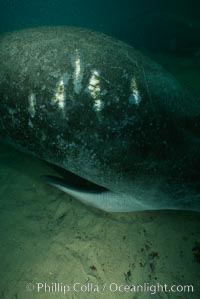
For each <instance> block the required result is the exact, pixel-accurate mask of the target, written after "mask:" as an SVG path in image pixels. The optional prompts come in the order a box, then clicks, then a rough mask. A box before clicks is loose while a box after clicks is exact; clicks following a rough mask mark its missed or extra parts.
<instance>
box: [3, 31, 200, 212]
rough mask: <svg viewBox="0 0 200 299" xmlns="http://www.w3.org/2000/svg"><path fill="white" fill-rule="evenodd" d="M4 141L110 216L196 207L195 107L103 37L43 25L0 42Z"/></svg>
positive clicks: (172, 84)
mask: <svg viewBox="0 0 200 299" xmlns="http://www.w3.org/2000/svg"><path fill="white" fill-rule="evenodd" d="M0 65H1V67H0V133H1V139H2V140H3V141H4V142H9V143H10V144H12V145H13V146H15V147H17V148H18V149H19V150H22V151H25V152H27V153H30V154H32V155H35V156H37V157H39V158H41V159H43V160H45V161H48V162H50V163H52V164H54V165H56V166H59V167H61V168H62V169H65V170H67V171H70V172H71V173H72V174H74V175H77V176H79V177H81V178H83V179H85V180H86V181H89V182H91V184H92V183H93V184H94V186H96V187H97V188H95V187H94V186H93V187H94V188H91V189H90V188H86V189H85V188H77V187H76V186H73V184H71V183H69V181H67V180H66V179H65V178H61V177H58V178H57V177H49V176H46V177H45V180H47V181H48V182H49V184H51V185H54V186H56V187H58V188H60V189H61V190H63V191H65V192H67V193H69V194H71V195H72V196H74V197H76V198H78V199H79V200H81V201H82V202H85V203H87V204H89V205H92V206H95V207H97V208H100V209H102V210H105V211H109V212H127V211H140V210H158V209H159V210H160V209H183V210H195V211H199V209H200V201H199V173H200V171H199V170H200V168H199V165H200V163H199V162H200V157H199V152H200V142H199V141H200V140H199V136H200V135H199V133H200V130H199V123H200V122H199V119H200V109H199V108H200V103H199V100H198V98H197V96H194V95H191V94H190V92H188V91H187V90H186V89H185V88H184V87H183V86H181V84H180V83H179V82H178V81H177V80H176V79H175V78H174V77H173V76H172V75H171V74H169V73H168V72H167V71H165V70H164V69H163V68H162V67H161V66H160V65H158V64H157V63H155V62H154V61H152V60H151V59H149V58H148V57H146V56H144V55H143V54H142V53H140V52H139V51H137V50H135V49H134V48H133V47H131V46H129V45H127V44H125V43H123V42H121V41H118V40H115V39H114V38H111V37H108V36H106V35H104V34H101V33H97V32H93V31H90V30H86V29H81V28H74V27H65V26H63V27H62V26H61V27H42V28H35V29H26V30H21V31H16V32H11V33H6V34H4V35H2V36H1V37H0Z"/></svg>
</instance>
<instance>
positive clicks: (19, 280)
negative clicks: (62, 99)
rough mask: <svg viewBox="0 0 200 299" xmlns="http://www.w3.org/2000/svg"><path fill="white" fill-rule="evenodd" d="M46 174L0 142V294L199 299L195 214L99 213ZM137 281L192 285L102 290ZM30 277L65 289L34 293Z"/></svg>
mask: <svg viewBox="0 0 200 299" xmlns="http://www.w3.org/2000/svg"><path fill="white" fill-rule="evenodd" d="M186 67H187V66H186ZM192 82H193V81H192ZM53 173H54V171H53V169H51V168H50V166H49V165H47V164H46V163H44V162H43V161H40V160H38V159H36V158H34V157H31V156H28V155H25V154H23V153H19V152H17V151H16V150H14V149H12V148H11V147H9V146H7V145H2V144H1V146H0V299H37V298H38V299H40V298H41V299H46V298H54V299H62V298H69V299H71V298H73V299H75V298H81V299H87V298H92V299H98V298H103V299H112V298H113V299H115V298H116V299H117V298H127V299H129V298H130V299H143V298H145V299H146V298H147V299H149V298H156V299H157V298H163V299H165V298H172V299H176V298H179V299H192V298H194V299H198V298H200V249H199V248H200V214H199V213H195V212H181V211H148V212H135V213H122V214H108V213H104V212H101V211H99V210H97V209H95V208H90V207H87V206H85V205H84V204H82V203H80V202H78V201H77V200H76V199H73V198H71V197H69V196H68V195H66V194H64V193H62V192H61V191H59V190H56V189H55V188H53V187H50V186H48V185H46V184H45V183H44V182H43V181H41V179H40V175H43V174H53ZM144 282H146V283H149V284H152V285H154V284H157V283H160V284H163V285H164V284H168V285H169V286H170V285H193V286H194V293H178V292H177V293H156V294H155V295H151V294H150V293H147V292H146V293H145V292H144V293H142V292H139V293H134V292H123V293H122V292H119V291H117V292H111V291H109V286H110V284H111V283H116V284H117V285H137V284H143V283H144ZM37 283H47V284H49V285H50V286H51V284H52V283H54V284H55V283H57V285H58V283H60V286H61V283H63V285H69V286H70V288H71V289H70V291H69V292H68V293H67V294H65V295H64V294H63V293H62V292H60V293H58V292H57V293H56V292H51V293H49V292H46V293H45V292H44V290H43V291H40V292H39V293H38V292H37ZM74 283H80V284H81V285H85V284H86V285H87V284H88V283H93V286H94V287H95V285H98V287H99V290H100V292H95V291H89V292H81V291H80V292H75V291H73V285H74ZM105 283H106V288H105V291H104V292H102V288H103V287H104V286H105ZM33 288H34V290H33Z"/></svg>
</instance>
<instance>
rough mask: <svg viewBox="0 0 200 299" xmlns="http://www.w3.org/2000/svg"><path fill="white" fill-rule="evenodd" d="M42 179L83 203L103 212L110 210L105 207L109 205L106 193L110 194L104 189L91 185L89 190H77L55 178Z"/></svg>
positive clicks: (44, 177) (45, 177)
mask: <svg viewBox="0 0 200 299" xmlns="http://www.w3.org/2000/svg"><path fill="white" fill-rule="evenodd" d="M42 179H43V180H44V181H46V182H47V183H48V184H49V185H52V186H54V187H56V188H58V189H60V190H62V191H64V192H65V193H67V194H69V195H71V196H73V197H75V198H77V199H78V200H80V201H81V202H83V203H86V204H89V205H91V206H94V207H97V208H100V209H101V210H104V211H110V209H107V208H108V207H107V206H109V203H108V204H107V198H108V197H110V196H109V195H108V193H112V192H111V191H109V190H107V189H106V188H104V187H101V186H98V185H95V184H94V185H93V184H92V187H91V188H90V189H89V188H88V187H86V188H80V187H79V188H78V187H75V186H74V185H73V184H71V183H70V182H69V181H67V180H65V179H63V178H59V177H56V176H42Z"/></svg>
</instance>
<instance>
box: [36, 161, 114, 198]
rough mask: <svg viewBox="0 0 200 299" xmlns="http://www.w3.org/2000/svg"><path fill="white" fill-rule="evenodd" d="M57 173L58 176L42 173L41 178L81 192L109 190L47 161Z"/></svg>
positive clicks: (52, 183)
mask: <svg viewBox="0 0 200 299" xmlns="http://www.w3.org/2000/svg"><path fill="white" fill-rule="evenodd" d="M48 164H49V165H50V166H51V167H52V168H53V169H54V170H55V171H56V172H57V173H58V176H54V175H42V176H41V179H42V180H44V181H45V182H47V183H48V184H50V185H60V186H65V187H66V186H67V187H69V188H70V189H74V190H79V191H82V192H89V193H102V192H106V191H109V190H108V189H107V188H105V187H103V186H100V185H97V184H95V183H92V182H91V181H88V180H86V179H84V178H82V177H80V176H78V175H76V174H74V173H72V172H70V171H68V170H65V169H63V168H60V167H58V166H56V165H52V164H50V163H48Z"/></svg>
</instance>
